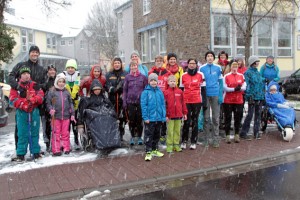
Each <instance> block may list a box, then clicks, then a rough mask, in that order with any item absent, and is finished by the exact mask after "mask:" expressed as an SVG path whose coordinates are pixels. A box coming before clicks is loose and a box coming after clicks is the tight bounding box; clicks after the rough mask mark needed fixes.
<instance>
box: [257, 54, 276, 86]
mask: <svg viewBox="0 0 300 200" xmlns="http://www.w3.org/2000/svg"><path fill="white" fill-rule="evenodd" d="M259 73H260V75H261V76H262V77H263V80H264V81H265V82H266V83H267V84H268V83H269V82H271V81H276V82H277V81H279V79H280V77H279V67H278V66H277V65H276V64H275V62H274V57H273V56H268V57H267V58H266V62H265V63H264V64H263V65H262V66H261V67H260V71H259Z"/></svg>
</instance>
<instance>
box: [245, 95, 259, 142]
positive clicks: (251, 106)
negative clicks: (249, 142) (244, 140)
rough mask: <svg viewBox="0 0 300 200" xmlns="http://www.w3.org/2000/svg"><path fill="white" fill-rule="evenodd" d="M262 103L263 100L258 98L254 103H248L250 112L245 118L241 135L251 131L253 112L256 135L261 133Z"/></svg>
mask: <svg viewBox="0 0 300 200" xmlns="http://www.w3.org/2000/svg"><path fill="white" fill-rule="evenodd" d="M262 104H263V102H262V101H258V100H255V101H254V103H253V104H248V114H247V116H246V118H245V120H244V124H243V127H242V130H241V133H240V136H241V137H245V136H246V135H247V133H248V132H249V129H250V123H251V121H252V117H253V113H254V127H253V133H254V137H256V136H257V134H259V127H260V114H261V109H262Z"/></svg>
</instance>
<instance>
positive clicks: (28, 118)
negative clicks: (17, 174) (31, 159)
mask: <svg viewBox="0 0 300 200" xmlns="http://www.w3.org/2000/svg"><path fill="white" fill-rule="evenodd" d="M16 119H17V121H16V122H17V130H18V141H17V155H26V153H27V148H28V145H29V149H30V153H31V154H36V153H40V150H41V147H40V145H39V129H40V111H39V109H38V108H35V109H33V111H32V112H31V113H27V112H25V111H23V110H20V109H17V111H16Z"/></svg>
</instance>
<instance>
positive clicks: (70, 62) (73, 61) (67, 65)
mask: <svg viewBox="0 0 300 200" xmlns="http://www.w3.org/2000/svg"><path fill="white" fill-rule="evenodd" d="M68 67H73V68H74V69H75V70H77V62H76V60H74V59H70V60H68V61H67V63H66V69H67V68H68Z"/></svg>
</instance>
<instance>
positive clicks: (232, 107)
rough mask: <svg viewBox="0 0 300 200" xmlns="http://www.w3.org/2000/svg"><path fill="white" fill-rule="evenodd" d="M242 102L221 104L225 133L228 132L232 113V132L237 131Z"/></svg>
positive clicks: (241, 112) (236, 132)
mask: <svg viewBox="0 0 300 200" xmlns="http://www.w3.org/2000/svg"><path fill="white" fill-rule="evenodd" d="M243 107H244V106H243V104H227V103H224V104H223V109H224V113H225V134H226V135H229V134H230V126H231V119H232V113H233V115H234V132H235V134H238V133H239V129H240V125H241V120H240V117H241V115H242V114H243Z"/></svg>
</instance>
